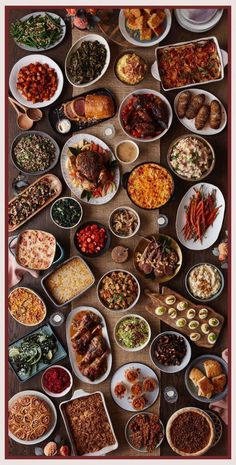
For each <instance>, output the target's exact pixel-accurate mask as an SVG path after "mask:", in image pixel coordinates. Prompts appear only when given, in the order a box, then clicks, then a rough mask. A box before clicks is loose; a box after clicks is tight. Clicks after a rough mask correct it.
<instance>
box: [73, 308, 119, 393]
mask: <svg viewBox="0 0 236 465" xmlns="http://www.w3.org/2000/svg"><path fill="white" fill-rule="evenodd" d="M82 311H89V312H93V313H95V315H98V316H99V317H100V319H101V323H102V335H103V337H104V339H105V341H106V344H107V347H108V348H109V349H110V352H109V354H108V355H107V358H106V361H107V370H106V372H105V373H104V374H103V375H102V376H101V377H100V378H98V379H96V380H95V381H90V379H89V378H87V377H86V376H84V375H82V373H81V371H80V370H79V368H78V363H77V361H76V353H75V351H74V350H73V348H72V345H71V339H70V326H71V322H72V320H73V318H74V317H75V315H77V313H79V312H82ZM66 340H67V346H68V350H69V357H70V363H71V366H72V369H73V371H74V373H75V375H76V376H77V378H79V380H80V381H82V382H83V383H88V384H99V383H102V382H103V381H105V379H107V377H108V375H109V373H110V371H111V366H112V354H111V345H110V340H109V336H108V331H107V325H106V322H105V319H104V317H103V315H102V314H101V313H100V312H99V311H98V310H97V309H96V308H94V307H89V306H86V307H84V306H81V307H77V308H74V309H73V310H72V311H71V312H70V313H69V315H68V317H67V320H66Z"/></svg>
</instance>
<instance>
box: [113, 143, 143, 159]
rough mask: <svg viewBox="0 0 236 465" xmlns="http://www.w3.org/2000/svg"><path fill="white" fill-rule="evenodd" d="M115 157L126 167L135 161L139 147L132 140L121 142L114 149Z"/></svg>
mask: <svg viewBox="0 0 236 465" xmlns="http://www.w3.org/2000/svg"><path fill="white" fill-rule="evenodd" d="M115 152H116V157H117V158H118V160H119V161H120V162H121V163H124V164H126V165H128V164H129V163H133V162H134V161H136V160H137V158H138V156H139V147H138V145H137V144H136V142H133V141H132V140H122V141H121V142H119V143H118V144H117V146H116V148H115Z"/></svg>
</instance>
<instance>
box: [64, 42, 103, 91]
mask: <svg viewBox="0 0 236 465" xmlns="http://www.w3.org/2000/svg"><path fill="white" fill-rule="evenodd" d="M95 40H97V41H98V42H100V44H102V45H104V47H105V48H106V51H107V56H106V61H105V65H104V67H103V70H102V72H101V74H99V76H98V77H96V79H94V80H93V81H89V82H86V83H83V84H75V83H74V82H73V81H72V79H71V78H70V76H69V74H68V71H67V66H68V63H69V60H70V57H71V55H72V54H73V53H74V52H76V50H78V48H80V46H81V44H82V42H86V41H91V42H95ZM110 59H111V52H110V47H109V45H108V42H107V41H106V39H104V37H102V36H100V35H98V34H87V35H85V36H83V37H81V38H80V39H79V40H77V41H76V42H75V43H74V45H72V47H71V48H70V50H69V52H68V53H67V55H66V60H65V74H66V77H67V79H68V81H69V82H70V84H71V85H72V86H74V87H77V88H79V89H83V88H84V87H88V86H91V85H92V84H94V83H95V82H97V81H99V79H101V77H102V76H103V75H104V74H105V72H106V70H107V68H108V66H109V63H110Z"/></svg>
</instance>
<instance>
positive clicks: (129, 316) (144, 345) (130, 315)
mask: <svg viewBox="0 0 236 465" xmlns="http://www.w3.org/2000/svg"><path fill="white" fill-rule="evenodd" d="M131 317H134V318H139V319H140V320H141V321H144V322H145V323H146V325H147V327H148V333H149V334H148V338H147V340H146V341H145V342H144V344H143V345H141V346H139V347H134V348H131V349H129V348H127V347H124V346H123V345H122V344H121V343H120V342H119V341H118V340H117V336H116V330H117V328H118V326H119V324H120V322H121V321H122V320H125V319H127V318H131ZM114 339H115V341H116V344H117V345H118V346H119V347H120V348H121V349H123V350H125V351H126V352H139V351H140V350H142V349H144V347H146V346H147V345H148V344H149V342H150V339H151V328H150V325H149V323H148V322H147V320H145V318H143V317H142V316H141V315H137V314H136V313H129V314H128V315H125V316H122V317H121V318H120V319H119V320H118V321H117V323H116V325H115V328H114Z"/></svg>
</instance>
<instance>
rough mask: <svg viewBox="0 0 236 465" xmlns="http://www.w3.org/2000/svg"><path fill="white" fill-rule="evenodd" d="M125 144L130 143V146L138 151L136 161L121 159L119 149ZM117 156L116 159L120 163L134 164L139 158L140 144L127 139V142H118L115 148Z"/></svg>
mask: <svg viewBox="0 0 236 465" xmlns="http://www.w3.org/2000/svg"><path fill="white" fill-rule="evenodd" d="M124 142H128V143H129V144H132V145H133V146H134V147H135V148H136V151H137V154H136V157H135V158H134V160H132V161H123V160H121V159H120V158H119V155H118V147H119V146H120V145H121V144H123V143H124ZM115 154H116V158H117V160H118V161H119V162H120V163H123V165H130V164H131V163H134V162H135V161H136V160H137V158H138V156H139V146H138V144H136V142H134V141H133V140H130V139H125V140H121V141H120V142H118V144H116V146H115Z"/></svg>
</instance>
